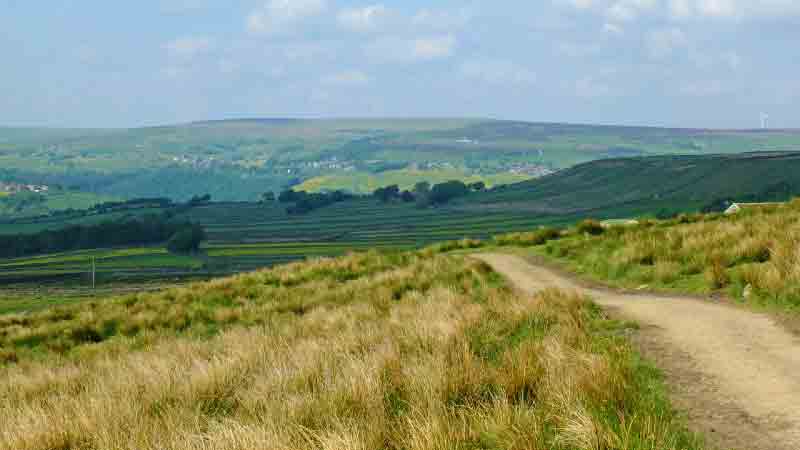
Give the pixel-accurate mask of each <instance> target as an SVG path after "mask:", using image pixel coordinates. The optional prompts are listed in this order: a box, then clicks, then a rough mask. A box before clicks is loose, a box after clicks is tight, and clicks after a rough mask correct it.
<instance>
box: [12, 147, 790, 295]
mask: <svg viewBox="0 0 800 450" xmlns="http://www.w3.org/2000/svg"><path fill="white" fill-rule="evenodd" d="M793 195H800V158H799V157H798V154H797V153H782V154H763V153H762V154H744V155H714V156H703V157H689V156H673V157H652V158H632V159H617V160H609V161H596V162H592V163H587V164H585V165H581V166H578V167H576V168H574V169H569V170H565V171H561V172H558V173H556V174H554V175H551V176H548V177H546V178H543V179H541V180H538V181H535V182H525V183H522V184H518V185H513V186H509V187H508V188H506V189H502V190H496V191H492V192H486V193H473V194H470V195H469V196H468V197H467V198H465V199H464V200H463V201H460V202H456V203H454V204H452V205H446V206H441V207H435V208H425V209H420V208H417V207H416V206H415V205H414V204H406V203H388V204H387V203H381V202H379V201H378V200H376V199H372V198H364V199H356V200H352V201H346V202H342V203H336V204H334V205H331V206H328V207H325V208H321V209H318V210H314V211H312V212H311V213H309V214H306V215H288V214H287V213H286V206H287V205H285V204H278V203H266V204H257V203H212V204H209V205H203V206H197V207H194V208H192V209H190V210H189V211H188V212H184V213H182V214H181V216H180V217H179V218H181V219H187V220H191V221H193V222H197V223H200V224H203V225H204V226H205V227H206V230H207V232H208V235H209V241H208V242H207V243H206V244H205V246H204V249H203V250H204V251H203V253H202V254H201V255H198V256H187V257H175V256H174V255H169V254H167V253H166V252H165V251H164V250H163V246H162V248H138V249H113V250H96V251H82V252H77V253H67V254H63V255H47V256H40V257H29V258H21V259H14V260H4V261H0V280H1V281H2V283H3V284H4V285H8V284H10V283H18V282H24V283H30V282H37V283H40V282H43V281H48V280H50V281H54V282H57V283H58V285H60V286H61V285H64V284H68V283H77V284H78V285H84V286H85V285H86V283H87V281H88V279H87V273H88V269H89V261H90V258H91V257H92V256H94V257H96V258H97V261H98V271H99V272H98V273H99V275H100V279H101V281H102V282H103V283H104V284H105V283H107V282H112V281H125V282H136V283H139V282H140V281H141V280H143V279H172V280H174V279H175V278H180V279H184V278H186V277H207V276H209V275H213V274H224V273H231V272H241V271H247V270H254V269H257V268H260V267H266V266H271V265H275V264H280V263H285V262H289V261H295V260H298V259H304V258H306V257H314V256H332V255H341V254H344V253H346V252H347V251H351V250H366V249H370V248H383V249H411V248H419V247H421V246H424V245H428V244H430V243H433V242H438V241H446V240H452V239H461V238H465V237H467V238H486V237H489V236H492V235H495V234H500V233H506V232H515V231H525V230H530V229H533V228H536V227H537V226H541V225H566V224H570V223H574V222H576V221H578V220H580V219H582V218H586V217H596V218H599V219H613V218H626V217H634V216H639V215H650V216H654V215H660V214H661V213H666V214H672V213H674V212H696V211H698V210H699V209H701V208H702V207H704V206H707V205H711V206H714V207H715V208H718V207H720V206H721V205H723V204H724V203H723V202H722V201H723V200H734V201H742V200H744V201H748V200H757V201H761V200H787V199H789V198H791V197H792V196H793ZM158 212H159V211H158V210H151V209H149V210H144V211H142V213H158ZM126 214H127V213H124V212H123V213H120V212H116V213H112V214H109V215H93V216H87V217H80V218H74V219H69V218H61V217H59V218H47V219H41V220H27V221H18V222H16V223H8V224H0V234H13V233H32V232H36V231H39V230H42V229H54V228H60V227H63V226H65V225H68V224H75V223H97V222H99V221H103V220H106V219H113V220H119V219H121V218H123V217H124V216H125V215H126Z"/></svg>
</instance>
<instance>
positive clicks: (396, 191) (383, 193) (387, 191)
mask: <svg viewBox="0 0 800 450" xmlns="http://www.w3.org/2000/svg"><path fill="white" fill-rule="evenodd" d="M372 195H374V196H375V198H377V199H378V200H380V201H382V202H383V203H388V202H390V201H392V200H394V199H395V198H397V197H398V196H399V195H400V187H399V186H398V185H396V184H393V185H391V186H386V187H382V188H378V189H376V190H375V192H374V193H373V194H372Z"/></svg>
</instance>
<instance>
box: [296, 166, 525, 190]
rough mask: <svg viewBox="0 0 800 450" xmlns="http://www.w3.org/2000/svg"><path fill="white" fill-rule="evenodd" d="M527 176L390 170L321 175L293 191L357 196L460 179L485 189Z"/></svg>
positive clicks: (449, 171) (448, 171)
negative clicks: (346, 193)
mask: <svg viewBox="0 0 800 450" xmlns="http://www.w3.org/2000/svg"><path fill="white" fill-rule="evenodd" d="M529 178H531V177H529V176H525V175H515V174H511V173H500V174H487V175H480V174H474V173H471V172H470V171H468V170H409V169H404V170H391V171H386V172H381V173H377V174H373V173H368V172H351V173H347V174H341V175H323V176H319V177H314V178H311V179H308V180H306V181H304V182H303V183H302V184H300V185H299V186H297V187H296V188H295V190H301V191H306V192H320V191H336V190H343V191H348V192H354V193H358V194H371V193H372V192H374V191H375V189H378V188H380V187H385V186H391V185H393V184H396V185H398V186H400V189H401V190H412V189H413V188H414V185H415V184H416V183H419V182H422V181H426V182H428V183H431V184H438V183H444V182H446V181H451V180H461V181H463V182H465V183H474V182H478V181H483V182H484V183H486V185H487V186H489V187H491V186H496V185H498V184H512V183H519V182H521V181H525V180H527V179H529Z"/></svg>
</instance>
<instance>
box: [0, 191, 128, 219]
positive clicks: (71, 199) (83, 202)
mask: <svg viewBox="0 0 800 450" xmlns="http://www.w3.org/2000/svg"><path fill="white" fill-rule="evenodd" d="M20 197H25V198H27V199H28V200H27V201H19V199H20ZM117 200H119V198H118V197H112V196H108V195H98V194H94V193H91V192H76V191H54V192H48V193H42V194H33V193H27V192H26V193H21V194H18V193H15V194H9V193H6V192H0V219H3V220H8V219H13V218H20V217H34V216H42V215H46V214H48V213H49V212H51V211H63V210H66V209H88V208H91V207H92V206H94V205H96V204H98V203H103V202H111V201H117Z"/></svg>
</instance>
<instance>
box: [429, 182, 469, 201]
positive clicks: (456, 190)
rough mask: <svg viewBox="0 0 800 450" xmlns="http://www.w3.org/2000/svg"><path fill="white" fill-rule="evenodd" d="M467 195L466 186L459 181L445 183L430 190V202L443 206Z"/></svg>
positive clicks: (467, 189)
mask: <svg viewBox="0 0 800 450" xmlns="http://www.w3.org/2000/svg"><path fill="white" fill-rule="evenodd" d="M467 193H469V188H467V185H465V184H464V183H462V182H461V181H455V180H454V181H447V182H444V183H441V184H437V185H436V186H434V187H433V189H431V193H430V196H429V197H430V202H431V203H435V204H445V203H447V202H449V201H450V200H452V199H454V198H458V197H463V196H465V195H467Z"/></svg>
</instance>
